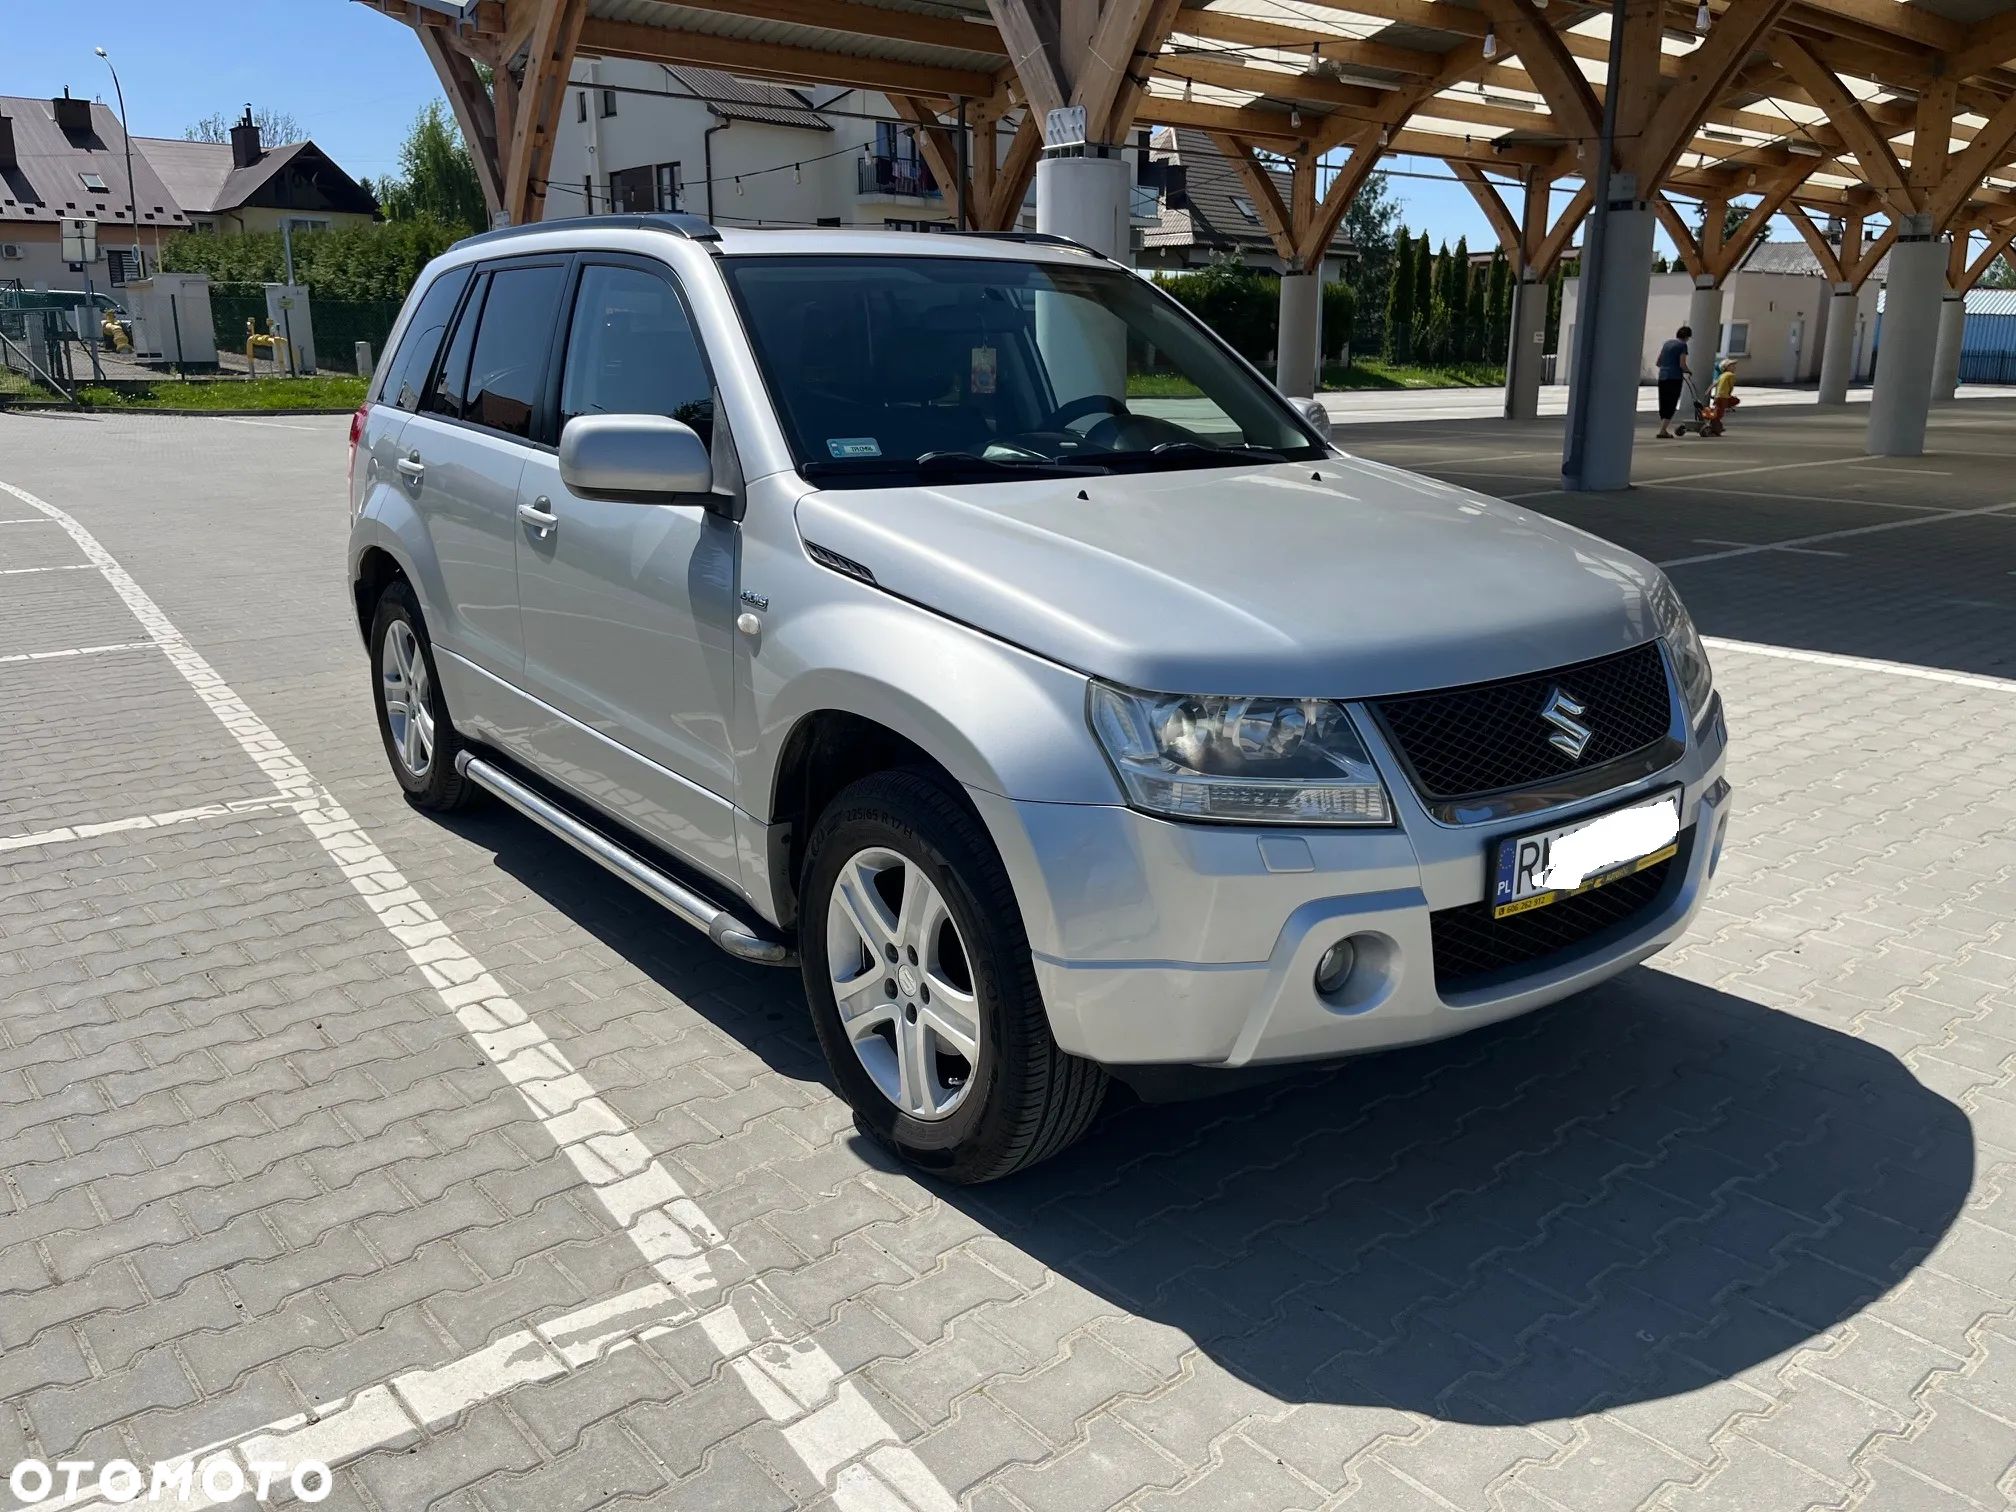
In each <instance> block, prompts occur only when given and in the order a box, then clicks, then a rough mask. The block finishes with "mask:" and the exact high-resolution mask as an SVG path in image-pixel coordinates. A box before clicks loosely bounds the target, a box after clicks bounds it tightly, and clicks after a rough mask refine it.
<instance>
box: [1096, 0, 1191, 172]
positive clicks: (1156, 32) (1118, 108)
mask: <svg viewBox="0 0 2016 1512" xmlns="http://www.w3.org/2000/svg"><path fill="white" fill-rule="evenodd" d="M1182 10H1183V0H1152V3H1151V4H1150V5H1149V7H1148V18H1147V19H1146V20H1145V21H1143V22H1142V23H1141V35H1140V36H1139V37H1138V38H1136V39H1135V42H1134V52H1133V56H1132V57H1131V58H1129V60H1128V63H1127V67H1126V69H1125V71H1124V72H1122V74H1121V75H1120V81H1119V86H1118V89H1117V90H1116V92H1115V94H1114V96H1113V103H1112V105H1111V107H1110V108H1109V110H1108V112H1107V117H1106V130H1107V135H1108V138H1109V140H1111V141H1115V142H1118V141H1123V140H1125V138H1126V136H1127V133H1128V132H1130V131H1132V130H1133V129H1134V116H1135V113H1136V112H1137V111H1139V110H1140V108H1141V101H1142V99H1143V97H1144V96H1146V95H1147V93H1148V79H1149V75H1150V73H1151V72H1152V71H1153V67H1154V62H1155V59H1156V58H1157V57H1159V56H1160V55H1161V53H1162V50H1163V49H1164V48H1165V47H1167V46H1168V45H1169V33H1170V31H1171V29H1172V28H1173V27H1174V26H1175V25H1176V18H1177V17H1178V16H1179V15H1180V14H1181V13H1182Z"/></svg>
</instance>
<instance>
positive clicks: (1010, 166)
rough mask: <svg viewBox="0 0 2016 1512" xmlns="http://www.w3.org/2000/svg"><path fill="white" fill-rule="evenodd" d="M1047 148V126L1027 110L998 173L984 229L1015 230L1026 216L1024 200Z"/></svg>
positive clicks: (986, 208)
mask: <svg viewBox="0 0 2016 1512" xmlns="http://www.w3.org/2000/svg"><path fill="white" fill-rule="evenodd" d="M1042 150H1043V128H1042V127H1041V126H1040V125H1038V124H1037V121H1036V116H1035V113H1034V112H1032V111H1025V112H1023V115H1022V122H1021V124H1020V125H1019V126H1017V127H1016V128H1015V138H1014V140H1013V141H1011V142H1010V143H1009V144H1008V152H1007V155H1006V156H1005V157H1004V158H1003V159H1002V160H1001V167H1000V169H999V170H998V171H997V172H996V174H995V179H994V194H993V197H992V198H991V199H990V200H989V201H988V203H987V205H986V207H985V214H986V219H985V220H984V221H982V222H980V224H979V229H980V230H982V231H1013V230H1014V229H1015V226H1016V223H1017V222H1019V221H1020V220H1021V218H1022V201H1023V200H1025V199H1027V198H1028V197H1029V181H1030V179H1032V178H1034V177H1035V176H1036V159H1037V157H1038V156H1039V155H1040V154H1041V153H1042Z"/></svg>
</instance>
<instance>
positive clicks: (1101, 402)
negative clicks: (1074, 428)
mask: <svg viewBox="0 0 2016 1512" xmlns="http://www.w3.org/2000/svg"><path fill="white" fill-rule="evenodd" d="M1126 413H1127V406H1126V404H1125V403H1124V402H1123V401H1121V400H1119V399H1115V398H1114V397H1113V396H1112V395H1111V394H1086V395H1084V396H1083V397H1081V398H1077V399H1073V400H1071V401H1070V402H1069V403H1066V404H1060V405H1058V406H1057V408H1055V409H1054V410H1052V411H1050V413H1049V414H1047V415H1045V416H1044V417H1043V418H1042V419H1041V420H1039V421H1038V422H1037V423H1036V429H1037V430H1039V431H1061V430H1064V429H1065V428H1066V427H1068V426H1069V425H1070V424H1071V422H1072V421H1073V420H1083V419H1084V418H1085V417H1086V416H1087V415H1124V414H1126Z"/></svg>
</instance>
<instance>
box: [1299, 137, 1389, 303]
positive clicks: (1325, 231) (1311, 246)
mask: <svg viewBox="0 0 2016 1512" xmlns="http://www.w3.org/2000/svg"><path fill="white" fill-rule="evenodd" d="M1350 146H1351V156H1350V157H1348V158H1346V159H1345V160H1344V162H1343V164H1342V166H1340V167H1339V168H1338V169H1337V172H1336V175H1335V177H1333V178H1332V179H1331V180H1330V187H1329V188H1328V189H1327V190H1325V191H1324V194H1323V199H1322V201H1321V202H1320V203H1318V204H1316V205H1315V206H1313V207H1312V209H1311V213H1310V221H1309V224H1308V226H1307V227H1306V228H1305V229H1304V230H1303V232H1302V235H1301V241H1300V242H1299V243H1298V245H1297V246H1296V249H1295V254H1296V259H1297V261H1298V262H1300V264H1301V265H1302V266H1303V267H1305V268H1309V269H1312V270H1313V269H1316V268H1320V267H1322V265H1323V255H1324V253H1325V252H1327V251H1328V250H1329V247H1330V239H1331V238H1332V237H1333V236H1335V235H1336V234H1337V227H1338V224H1339V223H1340V222H1341V221H1342V220H1343V219H1344V217H1345V215H1346V214H1347V213H1349V211H1350V209H1351V202H1352V201H1353V200H1354V199H1356V198H1357V197H1358V191H1359V190H1360V189H1362V188H1364V187H1365V180H1366V179H1368V178H1370V177H1371V176H1372V170H1373V169H1374V168H1376V167H1377V166H1378V165H1379V137H1378V133H1377V132H1376V131H1375V130H1373V129H1372V128H1370V127H1368V128H1367V129H1366V130H1365V133H1364V134H1363V135H1362V136H1360V137H1358V138H1357V139H1356V140H1354V141H1353V142H1352V143H1351V144H1350ZM1315 163H1316V158H1315V155H1314V154H1313V153H1312V154H1311V155H1310V167H1311V170H1312V171H1311V173H1310V175H1309V179H1310V183H1311V185H1312V186H1313V185H1314V183H1315V179H1316V175H1315V173H1314V171H1313V170H1314V168H1315Z"/></svg>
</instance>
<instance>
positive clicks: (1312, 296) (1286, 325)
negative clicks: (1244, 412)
mask: <svg viewBox="0 0 2016 1512" xmlns="http://www.w3.org/2000/svg"><path fill="white" fill-rule="evenodd" d="M1322 328H1323V280H1322V278H1321V277H1320V276H1319V275H1318V274H1315V273H1311V272H1308V271H1306V270H1303V269H1291V270H1290V271H1289V272H1286V273H1283V274H1282V275H1281V321H1280V324H1279V325H1278V326H1277V327H1276V328H1275V332H1274V386H1275V387H1276V388H1278V389H1279V390H1281V392H1282V393H1284V394H1286V395H1287V396H1288V397H1289V398H1290V399H1307V398H1309V397H1311V396H1312V395H1313V394H1315V392H1316V353H1317V350H1318V347H1319V346H1320V344H1321V335H1322Z"/></svg>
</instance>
